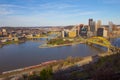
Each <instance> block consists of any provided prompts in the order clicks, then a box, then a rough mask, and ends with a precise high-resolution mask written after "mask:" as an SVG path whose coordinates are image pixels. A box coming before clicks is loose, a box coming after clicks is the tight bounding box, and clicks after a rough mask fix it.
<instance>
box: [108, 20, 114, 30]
mask: <svg viewBox="0 0 120 80" xmlns="http://www.w3.org/2000/svg"><path fill="white" fill-rule="evenodd" d="M112 27H113V23H112V22H111V21H110V22H109V32H112Z"/></svg>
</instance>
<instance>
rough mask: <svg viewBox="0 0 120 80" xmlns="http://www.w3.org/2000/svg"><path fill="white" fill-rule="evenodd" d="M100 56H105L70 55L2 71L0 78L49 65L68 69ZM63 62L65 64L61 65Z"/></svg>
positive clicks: (95, 59)
mask: <svg viewBox="0 0 120 80" xmlns="http://www.w3.org/2000/svg"><path fill="white" fill-rule="evenodd" d="M105 54H106V53H105ZM104 56H108V55H107V54H106V55H104ZM99 57H103V56H99V55H94V56H87V57H83V58H71V57H70V58H67V59H65V60H52V61H47V62H43V63H41V64H38V65H34V66H29V67H25V68H21V69H16V70H11V71H6V72H2V73H1V75H0V78H4V77H10V76H15V75H19V76H20V75H23V74H29V73H31V72H34V71H41V70H42V69H43V68H46V67H47V66H50V65H51V66H53V67H54V70H55V71H57V70H59V68H60V69H67V68H69V67H71V66H75V65H76V66H83V65H86V64H89V63H91V62H96V61H97V60H98V59H99ZM61 64H62V65H63V66H61ZM60 66H61V67H60ZM56 67H57V68H56Z"/></svg>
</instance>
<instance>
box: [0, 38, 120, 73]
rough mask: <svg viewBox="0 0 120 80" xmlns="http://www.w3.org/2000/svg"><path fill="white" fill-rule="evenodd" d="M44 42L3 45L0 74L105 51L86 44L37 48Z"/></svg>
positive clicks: (42, 40)
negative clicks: (50, 61)
mask: <svg viewBox="0 0 120 80" xmlns="http://www.w3.org/2000/svg"><path fill="white" fill-rule="evenodd" d="M44 41H45V40H44V39H38V40H31V41H27V42H25V43H21V44H11V45H5V46H3V47H2V48H0V72H3V71H9V70H13V69H18V68H23V67H27V66H32V65H37V64H40V63H41V62H45V61H49V60H59V59H65V58H67V57H69V56H73V57H85V56H91V55H96V54H98V53H103V52H105V51H106V49H104V48H102V47H101V48H96V47H91V46H88V45H86V44H78V45H72V46H63V47H54V48H39V46H40V45H41V44H43V43H44ZM119 42H120V40H119Z"/></svg>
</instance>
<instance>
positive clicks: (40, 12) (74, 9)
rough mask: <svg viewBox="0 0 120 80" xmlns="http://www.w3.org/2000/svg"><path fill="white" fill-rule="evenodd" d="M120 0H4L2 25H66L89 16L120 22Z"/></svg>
mask: <svg viewBox="0 0 120 80" xmlns="http://www.w3.org/2000/svg"><path fill="white" fill-rule="evenodd" d="M119 4H120V1H119V0H92V1H88V0H59V1H56V0H22V1H20V0H11V1H9V0H2V1H0V26H65V25H76V24H80V23H83V24H88V19H89V18H93V19H94V21H97V20H101V21H102V24H108V22H109V21H112V22H113V23H115V24H120V15H119V13H120V11H119V9H120V7H119Z"/></svg>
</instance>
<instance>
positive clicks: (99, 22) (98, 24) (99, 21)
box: [96, 20, 102, 31]
mask: <svg viewBox="0 0 120 80" xmlns="http://www.w3.org/2000/svg"><path fill="white" fill-rule="evenodd" d="M101 24H102V23H101V20H98V21H97V24H96V31H97V29H98V28H100V27H101Z"/></svg>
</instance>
